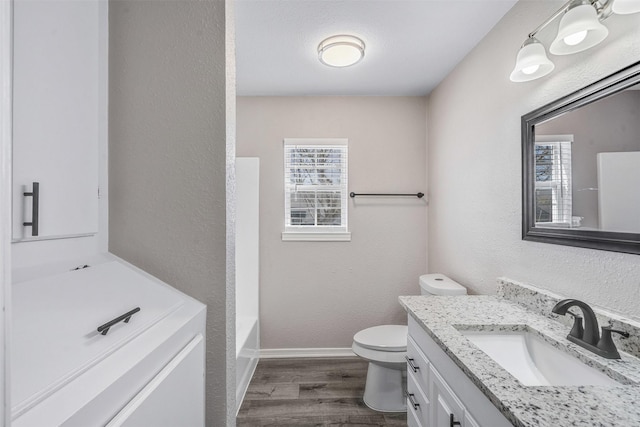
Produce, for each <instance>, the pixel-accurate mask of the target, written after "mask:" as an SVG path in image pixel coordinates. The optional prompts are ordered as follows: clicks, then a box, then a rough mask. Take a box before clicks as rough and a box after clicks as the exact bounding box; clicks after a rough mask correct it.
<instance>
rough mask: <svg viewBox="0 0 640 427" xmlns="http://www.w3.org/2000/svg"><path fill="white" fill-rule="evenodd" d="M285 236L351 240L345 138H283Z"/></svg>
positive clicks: (307, 238) (283, 235) (305, 238)
mask: <svg viewBox="0 0 640 427" xmlns="http://www.w3.org/2000/svg"><path fill="white" fill-rule="evenodd" d="M282 240H298V241H299V240H329V241H335V240H337V241H344V240H351V235H350V233H349V232H348V231H347V140H346V139H324V138H323V139H320V138H318V139H316V138H311V139H310V138H305V139H301V138H287V139H285V140H284V233H282Z"/></svg>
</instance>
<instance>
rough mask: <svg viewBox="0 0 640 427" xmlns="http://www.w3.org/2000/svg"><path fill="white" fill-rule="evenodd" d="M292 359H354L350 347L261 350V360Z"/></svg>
mask: <svg viewBox="0 0 640 427" xmlns="http://www.w3.org/2000/svg"><path fill="white" fill-rule="evenodd" d="M294 357H356V355H355V353H354V352H353V351H352V350H351V348H350V347H346V348H263V349H260V358H261V359H280V358H294Z"/></svg>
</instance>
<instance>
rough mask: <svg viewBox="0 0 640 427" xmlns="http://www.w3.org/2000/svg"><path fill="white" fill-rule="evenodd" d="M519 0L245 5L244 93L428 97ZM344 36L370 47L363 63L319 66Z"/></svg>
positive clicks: (239, 32) (239, 7)
mask: <svg viewBox="0 0 640 427" xmlns="http://www.w3.org/2000/svg"><path fill="white" fill-rule="evenodd" d="M516 1H517V0H466V1H463V0H237V1H236V3H235V5H236V6H235V14H236V55H237V93H238V95H239V96H265V95H271V96H294V95H425V94H428V93H429V92H431V90H432V89H433V88H434V87H435V86H437V85H438V83H439V82H440V81H441V80H442V79H443V78H444V77H445V76H446V75H447V74H448V73H449V72H450V71H451V70H452V69H453V68H454V67H455V65H456V64H457V63H458V62H459V61H460V60H461V59H462V58H464V57H465V55H467V53H469V51H471V49H472V48H473V47H474V46H475V45H476V44H477V43H478V42H479V41H480V40H481V39H482V38H483V37H484V36H485V34H486V33H487V32H488V31H489V30H490V29H491V28H492V27H493V26H494V25H495V24H496V23H497V22H498V21H499V20H500V19H501V18H502V16H503V15H504V14H505V13H506V12H507V11H508V10H509V9H510V8H511V7H512V6H513V5H514V4H515V3H516ZM336 34H352V35H355V36H358V37H360V38H361V39H363V40H364V41H365V43H366V52H365V57H364V59H363V60H362V61H361V62H360V63H358V64H356V65H354V66H352V67H347V68H332V67H327V66H326V65H323V64H321V63H320V61H318V53H317V48H318V44H319V43H320V41H322V40H323V39H325V38H326V37H328V36H331V35H336Z"/></svg>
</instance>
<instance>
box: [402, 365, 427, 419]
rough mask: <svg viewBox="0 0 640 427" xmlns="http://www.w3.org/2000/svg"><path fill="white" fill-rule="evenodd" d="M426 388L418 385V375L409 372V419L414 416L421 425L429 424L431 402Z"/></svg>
mask: <svg viewBox="0 0 640 427" xmlns="http://www.w3.org/2000/svg"><path fill="white" fill-rule="evenodd" d="M427 369H428V368H427ZM424 390H427V389H422V388H421V387H420V386H419V385H418V379H417V378H416V376H415V375H414V374H413V373H412V372H411V371H410V372H407V420H409V419H410V418H412V417H413V418H415V420H416V421H417V422H418V423H419V424H418V425H420V426H427V425H429V411H430V407H429V405H430V402H429V398H428V397H427V396H426V395H425V393H424Z"/></svg>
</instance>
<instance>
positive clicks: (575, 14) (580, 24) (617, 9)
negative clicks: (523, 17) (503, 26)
mask: <svg viewBox="0 0 640 427" xmlns="http://www.w3.org/2000/svg"><path fill="white" fill-rule="evenodd" d="M636 12H640V0H570V1H568V2H567V3H565V4H564V5H563V6H562V7H561V8H560V9H559V10H558V11H557V12H556V13H554V14H553V15H552V16H551V17H549V18H548V19H547V20H546V21H544V22H543V23H542V24H540V26H539V27H538V28H536V29H535V30H533V31H532V32H531V33H529V37H528V38H527V40H526V41H525V42H524V44H523V45H522V47H521V48H520V50H519V51H518V56H517V59H516V66H515V68H514V69H513V71H512V72H511V75H510V79H511V81H513V82H526V81H530V80H535V79H538V78H540V77H543V76H546V75H547V74H549V73H550V72H551V71H552V70H553V68H554V66H553V63H552V62H551V61H550V60H549V59H548V58H547V55H546V52H545V49H544V46H543V45H542V43H540V42H539V41H538V40H537V39H536V38H535V35H536V34H537V33H539V32H540V31H541V30H542V29H544V28H545V27H546V26H548V25H549V24H550V23H551V22H553V21H554V20H555V19H556V18H558V17H560V16H562V18H561V19H560V24H559V26H558V34H557V36H556V38H555V39H554V41H553V42H552V43H551V46H550V48H549V51H550V52H551V53H552V54H554V55H569V54H572V53H577V52H582V51H583V50H586V49H589V48H591V47H593V46H595V45H597V44H598V43H600V42H602V41H603V40H604V39H605V38H606V37H607V35H608V34H609V30H608V29H607V27H605V26H604V25H602V21H604V20H605V19H607V18H608V17H609V16H610V15H611V14H612V13H617V14H630V13H636Z"/></svg>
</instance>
